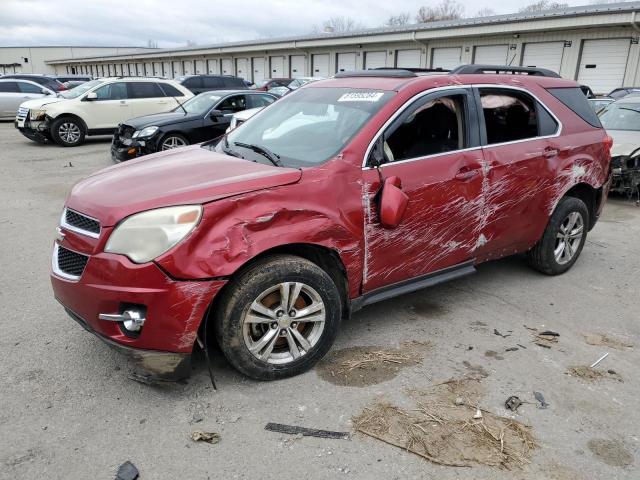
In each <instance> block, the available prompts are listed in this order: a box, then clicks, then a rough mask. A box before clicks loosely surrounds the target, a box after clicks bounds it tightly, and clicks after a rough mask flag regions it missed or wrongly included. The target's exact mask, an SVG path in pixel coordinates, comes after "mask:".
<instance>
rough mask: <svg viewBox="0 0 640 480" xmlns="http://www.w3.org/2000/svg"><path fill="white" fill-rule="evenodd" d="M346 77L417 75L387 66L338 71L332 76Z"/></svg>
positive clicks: (400, 76)
mask: <svg viewBox="0 0 640 480" xmlns="http://www.w3.org/2000/svg"><path fill="white" fill-rule="evenodd" d="M348 77H390V78H405V77H417V75H416V74H415V73H414V72H412V71H410V70H408V69H403V68H389V69H377V68H376V69H374V70H353V71H350V72H338V73H336V74H335V75H334V78H348Z"/></svg>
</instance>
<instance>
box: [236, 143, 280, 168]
mask: <svg viewBox="0 0 640 480" xmlns="http://www.w3.org/2000/svg"><path fill="white" fill-rule="evenodd" d="M233 144H234V145H236V146H238V147H242V148H248V149H249V150H253V151H254V152H256V153H259V154H260V155H262V156H263V157H266V158H267V159H268V160H269V161H270V162H271V163H273V164H274V165H275V166H276V167H281V166H282V162H280V160H279V159H280V155H278V154H277V153H273V152H272V151H271V150H268V149H266V148H264V147H261V146H259V145H251V144H249V143H242V142H233Z"/></svg>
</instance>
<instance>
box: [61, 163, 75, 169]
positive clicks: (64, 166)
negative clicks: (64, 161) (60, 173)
mask: <svg viewBox="0 0 640 480" xmlns="http://www.w3.org/2000/svg"><path fill="white" fill-rule="evenodd" d="M67 167H73V164H72V163H71V162H69V164H68V165H63V168H67Z"/></svg>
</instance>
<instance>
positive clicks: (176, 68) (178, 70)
mask: <svg viewBox="0 0 640 480" xmlns="http://www.w3.org/2000/svg"><path fill="white" fill-rule="evenodd" d="M171 63H172V64H173V78H176V77H179V76H180V75H182V62H181V61H180V60H175V61H173V62H171Z"/></svg>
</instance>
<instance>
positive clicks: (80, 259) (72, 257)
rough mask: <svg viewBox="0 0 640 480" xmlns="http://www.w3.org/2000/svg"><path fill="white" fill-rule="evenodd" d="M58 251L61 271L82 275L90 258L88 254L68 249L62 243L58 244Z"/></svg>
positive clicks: (75, 275) (71, 274) (57, 260)
mask: <svg viewBox="0 0 640 480" xmlns="http://www.w3.org/2000/svg"><path fill="white" fill-rule="evenodd" d="M56 253H57V259H56V262H57V264H58V270H59V271H60V272H62V273H65V274H66V275H70V276H72V277H80V276H81V275H82V272H83V271H84V267H85V266H86V265H87V261H88V260H89V257H88V256H87V255H82V254H81V253H77V252H74V251H72V250H67V249H66V248H64V247H61V246H60V245H58V246H57V252H56Z"/></svg>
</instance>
